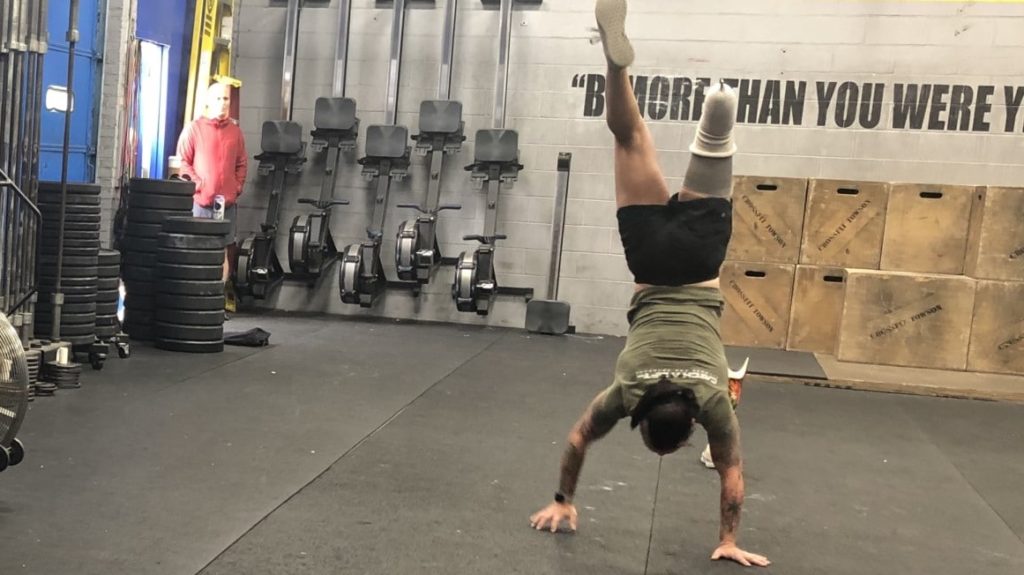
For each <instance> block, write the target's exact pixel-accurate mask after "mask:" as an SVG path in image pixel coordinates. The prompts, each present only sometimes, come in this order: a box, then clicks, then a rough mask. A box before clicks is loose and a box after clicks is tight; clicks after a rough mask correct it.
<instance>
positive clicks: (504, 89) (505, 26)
mask: <svg viewBox="0 0 1024 575" xmlns="http://www.w3.org/2000/svg"><path fill="white" fill-rule="evenodd" d="M511 43H512V0H501V31H500V32H499V34H498V71H497V73H496V74H495V77H494V116H493V120H492V121H493V126H492V127H493V128H495V129H498V130H501V129H504V128H505V102H506V99H507V98H508V51H509V45H510V44H511Z"/></svg>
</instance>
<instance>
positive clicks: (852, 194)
mask: <svg viewBox="0 0 1024 575" xmlns="http://www.w3.org/2000/svg"><path fill="white" fill-rule="evenodd" d="M888 202H889V184H887V183H884V182H853V181H844V180H817V179H815V180H811V183H810V189H809V191H808V193H807V213H806V215H805V216H804V235H803V241H802V243H801V246H800V263H801V264H809V265H819V266H838V267H845V268H861V269H871V270H877V269H878V265H879V262H880V261H881V258H882V234H883V232H884V231H885V213H886V206H887V204H888Z"/></svg>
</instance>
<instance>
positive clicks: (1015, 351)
mask: <svg viewBox="0 0 1024 575" xmlns="http://www.w3.org/2000/svg"><path fill="white" fill-rule="evenodd" d="M967 369H969V370H971V371H990V372H996V373H1013V374H1024V282H1000V281H979V282H978V290H977V296H975V300H974V321H973V322H972V323H971V346H970V351H969V352H968V354H967Z"/></svg>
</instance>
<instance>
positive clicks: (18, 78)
mask: <svg viewBox="0 0 1024 575" xmlns="http://www.w3.org/2000/svg"><path fill="white" fill-rule="evenodd" d="M24 7H25V2H24V0H21V1H18V2H15V3H14V10H13V19H12V20H11V30H10V35H9V38H10V42H9V45H10V47H11V64H12V65H11V68H12V71H11V78H12V81H13V84H14V90H13V95H12V100H11V117H10V131H11V132H10V134H11V139H10V146H9V150H8V154H9V155H8V156H7V168H8V171H7V176H8V177H9V178H11V179H12V180H14V183H15V184H16V185H17V186H18V187H19V188H20V187H21V177H22V174H21V170H20V169H19V166H18V160H19V157H18V156H19V150H20V145H19V142H20V140H21V120H22V115H21V114H20V112H21V109H20V108H21V107H20V105H19V104H20V103H21V99H22V98H23V97H24V96H23V94H22V88H23V83H24V79H23V77H22V75H23V73H24V70H23V68H22V67H23V65H24V62H25V46H24V44H23V43H22V40H23V39H24V31H23V29H22V28H23V26H22V22H23V19H24V14H23V12H24Z"/></svg>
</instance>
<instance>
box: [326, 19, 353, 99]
mask: <svg viewBox="0 0 1024 575" xmlns="http://www.w3.org/2000/svg"><path fill="white" fill-rule="evenodd" d="M351 26H352V0H341V2H340V4H339V6H338V44H337V46H336V47H335V50H334V84H333V89H332V90H331V95H332V96H334V97H335V98H343V97H344V96H345V83H346V77H347V75H348V38H349V30H350V29H351Z"/></svg>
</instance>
